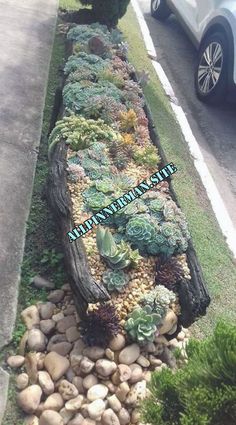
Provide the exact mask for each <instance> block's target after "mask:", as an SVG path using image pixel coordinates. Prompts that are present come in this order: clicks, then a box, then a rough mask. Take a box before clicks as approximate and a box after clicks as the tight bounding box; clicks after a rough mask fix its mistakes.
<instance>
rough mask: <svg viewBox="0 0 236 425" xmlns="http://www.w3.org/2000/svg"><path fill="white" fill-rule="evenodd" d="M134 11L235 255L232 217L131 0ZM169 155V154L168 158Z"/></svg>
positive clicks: (235, 244) (147, 31) (136, 5)
mask: <svg viewBox="0 0 236 425" xmlns="http://www.w3.org/2000/svg"><path fill="white" fill-rule="evenodd" d="M131 3H132V6H133V9H134V12H135V13H136V16H137V19H138V22H139V26H140V29H141V32H142V35H143V40H144V43H145V45H146V49H147V52H148V55H149V56H150V57H152V58H153V59H152V60H151V62H152V65H153V67H154V69H155V71H156V74H157V76H158V78H159V80H160V82H161V84H162V86H163V89H164V91H165V93H166V95H167V96H168V97H169V99H170V104H171V107H172V109H173V111H174V114H175V116H176V119H177V121H178V123H179V125H180V128H181V131H182V134H183V136H184V139H185V141H186V142H187V144H188V147H189V151H190V153H191V155H192V157H193V162H194V166H195V168H196V170H197V171H198V174H199V176H200V178H201V180H202V183H203V185H204V187H205V189H206V192H207V195H208V198H209V200H210V202H211V205H212V209H213V211H214V213H215V216H216V219H217V221H218V223H219V226H220V228H221V230H222V233H223V235H224V236H225V237H226V242H227V244H228V246H229V248H230V250H231V251H232V253H233V255H234V257H235V258H236V229H235V228H234V225H233V223H232V221H231V218H230V216H229V213H228V211H227V209H226V207H225V204H224V201H223V199H222V197H221V195H220V193H219V191H218V189H217V187H216V185H215V183H214V180H213V178H212V175H211V173H210V171H209V169H208V167H207V165H206V163H205V161H204V158H203V155H202V153H201V150H200V147H199V144H198V142H197V140H196V138H195V137H194V134H193V132H192V130H191V127H190V125H189V122H188V120H187V117H186V115H185V113H184V111H183V109H182V107H181V106H180V105H179V101H178V99H177V98H176V96H175V93H174V90H173V88H172V86H171V83H170V81H169V80H168V77H167V75H166V73H165V71H164V69H163V68H162V66H161V64H160V63H159V62H158V61H157V59H156V50H155V46H154V44H153V41H152V38H151V35H150V32H149V29H148V26H147V24H146V21H145V18H144V16H143V13H142V11H141V9H140V6H139V4H138V1H137V0H131ZM157 130H158V129H157ZM170 159H171V158H170Z"/></svg>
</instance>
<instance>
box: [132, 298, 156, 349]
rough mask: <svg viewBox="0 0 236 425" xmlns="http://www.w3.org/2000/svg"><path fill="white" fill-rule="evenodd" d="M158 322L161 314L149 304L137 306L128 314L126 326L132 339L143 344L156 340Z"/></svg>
mask: <svg viewBox="0 0 236 425" xmlns="http://www.w3.org/2000/svg"><path fill="white" fill-rule="evenodd" d="M158 322H159V315H157V314H155V313H153V312H152V311H151V308H150V307H149V306H148V305H147V306H145V307H135V308H134V310H133V311H132V312H131V313H130V314H129V315H128V318H127V321H126V323H125V326H124V328H125V330H126V332H127V334H128V336H129V337H130V338H131V339H132V341H135V342H137V343H138V344H141V345H142V344H146V343H148V342H153V341H154V338H155V334H156V332H157V323H158Z"/></svg>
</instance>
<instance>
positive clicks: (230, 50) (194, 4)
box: [151, 0, 236, 103]
mask: <svg viewBox="0 0 236 425" xmlns="http://www.w3.org/2000/svg"><path fill="white" fill-rule="evenodd" d="M171 13H174V14H175V15H176V17H177V19H178V20H179V21H180V23H181V24H182V26H183V27H184V29H185V30H186V32H187V33H188V34H189V36H190V38H191V40H192V41H193V43H194V44H195V46H196V47H197V48H198V50H199V58H198V64H197V68H196V73H195V87H196V93H197V96H198V97H199V99H200V100H202V101H205V102H210V103H220V102H221V101H222V100H223V99H225V98H226V95H227V93H228V92H229V91H232V90H234V89H235V86H236V0H151V14H152V16H154V17H155V18H156V19H159V20H162V21H163V20H165V19H167V18H168V17H169V16H170V14H171Z"/></svg>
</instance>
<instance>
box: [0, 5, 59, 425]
mask: <svg viewBox="0 0 236 425" xmlns="http://www.w3.org/2000/svg"><path fill="white" fill-rule="evenodd" d="M0 3H1V16H0V24H1V34H0V49H1V63H0V73H1V81H0V96H1V105H0V128H1V144H0V181H1V185H0V199H1V203H0V270H1V278H0V287H1V297H0V349H1V348H3V347H4V346H5V345H7V344H8V343H9V342H10V341H11V338H12V332H13V329H14V323H15V317H16V311H17V299H18V286H19V282H20V272H21V263H22V258H23V253H24V243H25V235H26V226H27V220H28V215H29V211H30V205H31V197H32V190H33V181H34V174H35V168H36V163H37V154H38V147H39V144H40V138H41V130H42V120H43V110H44V104H45V96H46V90H47V80H48V74H49V66H50V59H51V53H52V47H53V41H54V35H55V28H56V21H57V9H58V0H51V1H50V2H48V0H31V1H30V2H29V1H28V0H22V1H21V2H20V3H19V2H18V1H17V0H0ZM8 382H9V375H8V374H7V373H6V372H5V371H4V370H3V369H0V423H1V419H2V417H3V414H4V410H5V406H6V400H7V390H8Z"/></svg>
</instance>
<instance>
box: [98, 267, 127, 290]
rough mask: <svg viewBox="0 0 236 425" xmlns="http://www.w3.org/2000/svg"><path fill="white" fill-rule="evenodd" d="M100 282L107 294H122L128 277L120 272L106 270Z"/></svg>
mask: <svg viewBox="0 0 236 425" xmlns="http://www.w3.org/2000/svg"><path fill="white" fill-rule="evenodd" d="M102 280H103V282H104V283H105V285H106V286H107V289H108V291H109V292H113V291H117V292H122V291H123V289H124V286H125V285H127V283H128V281H129V277H128V275H127V274H126V273H124V272H123V271H122V270H106V271H105V272H104V273H103V276H102Z"/></svg>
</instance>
